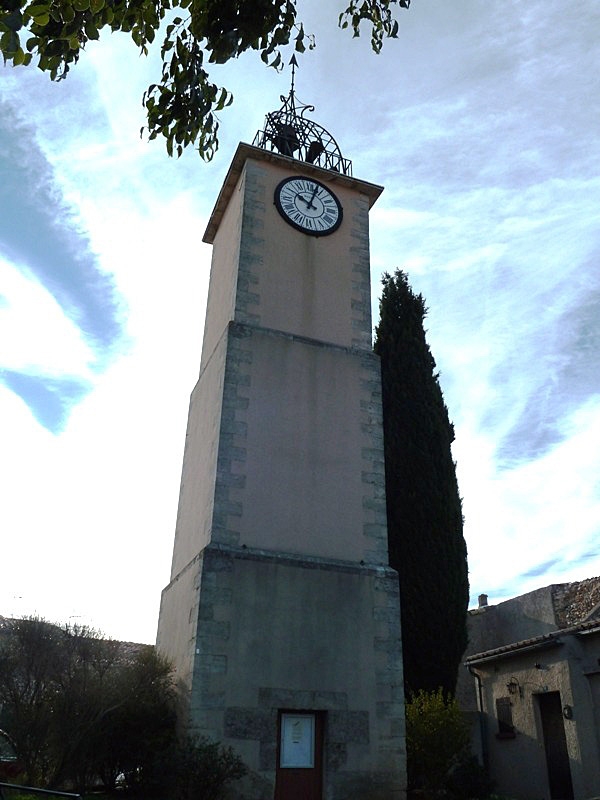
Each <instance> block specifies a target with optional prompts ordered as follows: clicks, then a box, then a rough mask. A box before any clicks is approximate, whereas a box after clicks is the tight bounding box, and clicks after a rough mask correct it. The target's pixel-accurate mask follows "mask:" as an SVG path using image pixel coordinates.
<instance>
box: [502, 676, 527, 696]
mask: <svg viewBox="0 0 600 800" xmlns="http://www.w3.org/2000/svg"><path fill="white" fill-rule="evenodd" d="M506 688H507V689H508V693H509V694H513V695H514V694H518V695H519V697H523V690H522V689H521V684H520V683H519V681H518V680H517V679H516V678H511V679H510V680H509V682H508V683H507V684H506Z"/></svg>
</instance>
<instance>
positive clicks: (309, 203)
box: [300, 186, 319, 211]
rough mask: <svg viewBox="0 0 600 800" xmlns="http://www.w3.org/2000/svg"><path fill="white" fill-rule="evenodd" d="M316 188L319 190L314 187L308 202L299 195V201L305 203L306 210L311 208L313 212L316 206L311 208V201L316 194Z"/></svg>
mask: <svg viewBox="0 0 600 800" xmlns="http://www.w3.org/2000/svg"><path fill="white" fill-rule="evenodd" d="M318 188H319V187H318V186H315V188H314V189H313V193H312V194H311V196H310V200H307V199H306V197H302V195H300V198H301V200H303V201H304V203H306V207H307V208H312V209H313V211H314V210H316V208H317V207H316V206H313V202H312V201H313V200H314V199H315V196H316V194H317V190H318Z"/></svg>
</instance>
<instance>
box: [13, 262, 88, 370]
mask: <svg viewBox="0 0 600 800" xmlns="http://www.w3.org/2000/svg"><path fill="white" fill-rule="evenodd" d="M0 285H1V286H2V294H3V302H2V304H1V305H0V340H1V341H3V342H5V343H7V344H8V346H6V347H3V349H2V355H1V356H0V358H1V364H0V366H1V367H3V368H4V369H10V370H19V371H23V372H27V373H30V374H31V373H34V374H43V375H47V376H52V377H59V376H60V377H63V376H66V375H76V376H78V377H87V378H90V377H91V372H90V364H91V363H92V361H93V359H94V356H93V353H92V352H91V351H90V349H89V347H88V346H87V344H86V343H85V341H84V339H83V337H82V335H81V331H80V329H79V328H78V327H77V326H76V325H75V324H74V323H73V322H72V321H71V320H70V319H69V318H68V317H67V316H66V315H65V313H64V311H63V309H62V308H61V307H60V305H59V304H58V303H57V302H56V300H55V299H54V297H53V296H52V295H51V294H50V293H49V292H48V290H47V289H46V288H45V287H43V286H42V285H41V284H40V283H39V282H38V281H37V280H35V278H33V276H31V275H28V274H27V271H26V270H24V269H23V268H21V269H19V268H17V267H16V266H14V265H12V264H10V263H8V262H7V261H5V260H4V259H2V258H0Z"/></svg>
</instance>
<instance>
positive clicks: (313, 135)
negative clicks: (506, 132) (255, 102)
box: [253, 55, 352, 175]
mask: <svg viewBox="0 0 600 800" xmlns="http://www.w3.org/2000/svg"><path fill="white" fill-rule="evenodd" d="M289 63H290V65H291V67H292V82H291V86H290V91H289V94H288V95H287V97H286V96H285V95H281V97H280V99H281V102H282V103H283V105H282V106H281V108H280V109H279V111H272V112H271V113H269V114H267V116H266V117H265V127H264V130H262V131H258V133H257V134H256V136H255V137H254V141H253V145H254V146H255V147H262V148H263V149H264V150H271V151H276V152H278V153H280V154H281V155H283V156H288V157H289V158H295V159H297V160H299V161H304V162H306V163H308V164H315V165H316V166H318V167H322V168H323V169H330V170H334V171H335V172H342V173H343V174H344V175H352V162H351V161H350V160H349V159H347V158H344V157H343V156H342V154H341V151H340V148H339V147H338V144H337V142H336V141H335V139H334V138H333V136H332V135H331V134H330V133H329V131H327V130H325V128H323V127H322V126H321V125H319V124H317V123H316V122H313V121H312V120H310V119H308V118H307V117H306V116H305V115H306V114H307V113H310V112H313V111H314V110H315V107H314V106H312V105H308V104H305V103H298V104H297V103H296V93H295V78H296V67H297V66H298V62H297V61H296V56H295V55H293V56H292V57H291V59H290V62H289Z"/></svg>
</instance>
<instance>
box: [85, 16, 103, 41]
mask: <svg viewBox="0 0 600 800" xmlns="http://www.w3.org/2000/svg"><path fill="white" fill-rule="evenodd" d="M85 35H86V36H87V38H88V39H93V40H96V39H99V38H100V33H99V32H98V28H96V26H95V24H94V20H93V19H89V20H88V21H87V22H86V23H85Z"/></svg>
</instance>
